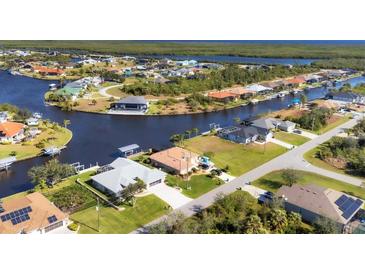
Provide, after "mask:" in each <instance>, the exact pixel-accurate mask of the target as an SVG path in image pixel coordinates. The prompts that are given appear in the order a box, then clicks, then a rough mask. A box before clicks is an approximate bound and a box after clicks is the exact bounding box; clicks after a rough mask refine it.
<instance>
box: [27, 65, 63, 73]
mask: <svg viewBox="0 0 365 274" xmlns="http://www.w3.org/2000/svg"><path fill="white" fill-rule="evenodd" d="M33 70H35V71H38V72H40V73H55V74H63V73H65V72H64V71H63V70H62V69H58V68H47V67H42V66H33Z"/></svg>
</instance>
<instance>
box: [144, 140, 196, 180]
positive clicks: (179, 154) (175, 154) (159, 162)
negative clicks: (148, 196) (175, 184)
mask: <svg viewBox="0 0 365 274" xmlns="http://www.w3.org/2000/svg"><path fill="white" fill-rule="evenodd" d="M150 159H151V161H152V164H153V165H154V166H157V167H161V168H163V169H165V170H166V171H168V172H171V173H174V174H178V175H185V174H187V173H188V172H189V171H191V170H192V169H193V168H197V167H198V166H199V155H198V154H196V153H194V152H191V151H189V150H186V149H183V148H181V147H172V148H169V149H166V150H162V151H160V152H157V153H154V154H152V155H151V157H150Z"/></svg>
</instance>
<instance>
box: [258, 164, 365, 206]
mask: <svg viewBox="0 0 365 274" xmlns="http://www.w3.org/2000/svg"><path fill="white" fill-rule="evenodd" d="M282 172H283V171H282V170H278V171H274V172H271V173H269V174H267V175H265V176H263V177H261V178H260V179H258V180H256V181H254V182H253V183H252V184H253V185H255V186H257V187H259V188H263V189H266V190H269V191H272V192H276V191H277V190H278V189H279V188H280V187H281V186H282V185H284V184H285V183H284V182H283V179H282V177H281V174H282ZM297 174H298V177H299V182H298V183H299V184H302V185H308V184H315V185H319V186H322V187H326V188H332V189H334V190H337V191H341V192H344V193H347V194H349V195H353V196H356V197H359V198H361V199H365V189H364V188H361V187H359V186H354V185H351V184H347V183H344V182H341V181H338V180H335V179H332V178H328V177H325V176H322V175H319V174H316V173H312V172H306V171H301V170H297Z"/></svg>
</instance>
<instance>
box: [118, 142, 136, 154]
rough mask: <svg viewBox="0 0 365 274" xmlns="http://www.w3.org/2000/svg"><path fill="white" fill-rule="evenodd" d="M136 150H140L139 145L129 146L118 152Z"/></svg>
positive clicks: (121, 148)
mask: <svg viewBox="0 0 365 274" xmlns="http://www.w3.org/2000/svg"><path fill="white" fill-rule="evenodd" d="M134 149H139V145H137V144H132V145H128V146H124V147H120V148H118V150H119V151H120V152H127V151H130V150H134Z"/></svg>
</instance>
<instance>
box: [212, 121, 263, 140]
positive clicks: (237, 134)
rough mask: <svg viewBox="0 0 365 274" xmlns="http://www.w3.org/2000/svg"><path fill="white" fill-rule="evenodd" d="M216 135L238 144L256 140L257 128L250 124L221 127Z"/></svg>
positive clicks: (257, 135)
mask: <svg viewBox="0 0 365 274" xmlns="http://www.w3.org/2000/svg"><path fill="white" fill-rule="evenodd" d="M218 136H219V137H221V138H223V139H226V140H229V141H232V142H235V143H239V144H248V143H251V142H254V141H256V139H257V138H258V137H259V132H258V130H257V128H255V127H252V126H241V125H240V126H231V127H226V128H223V129H222V130H220V131H219V132H218Z"/></svg>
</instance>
